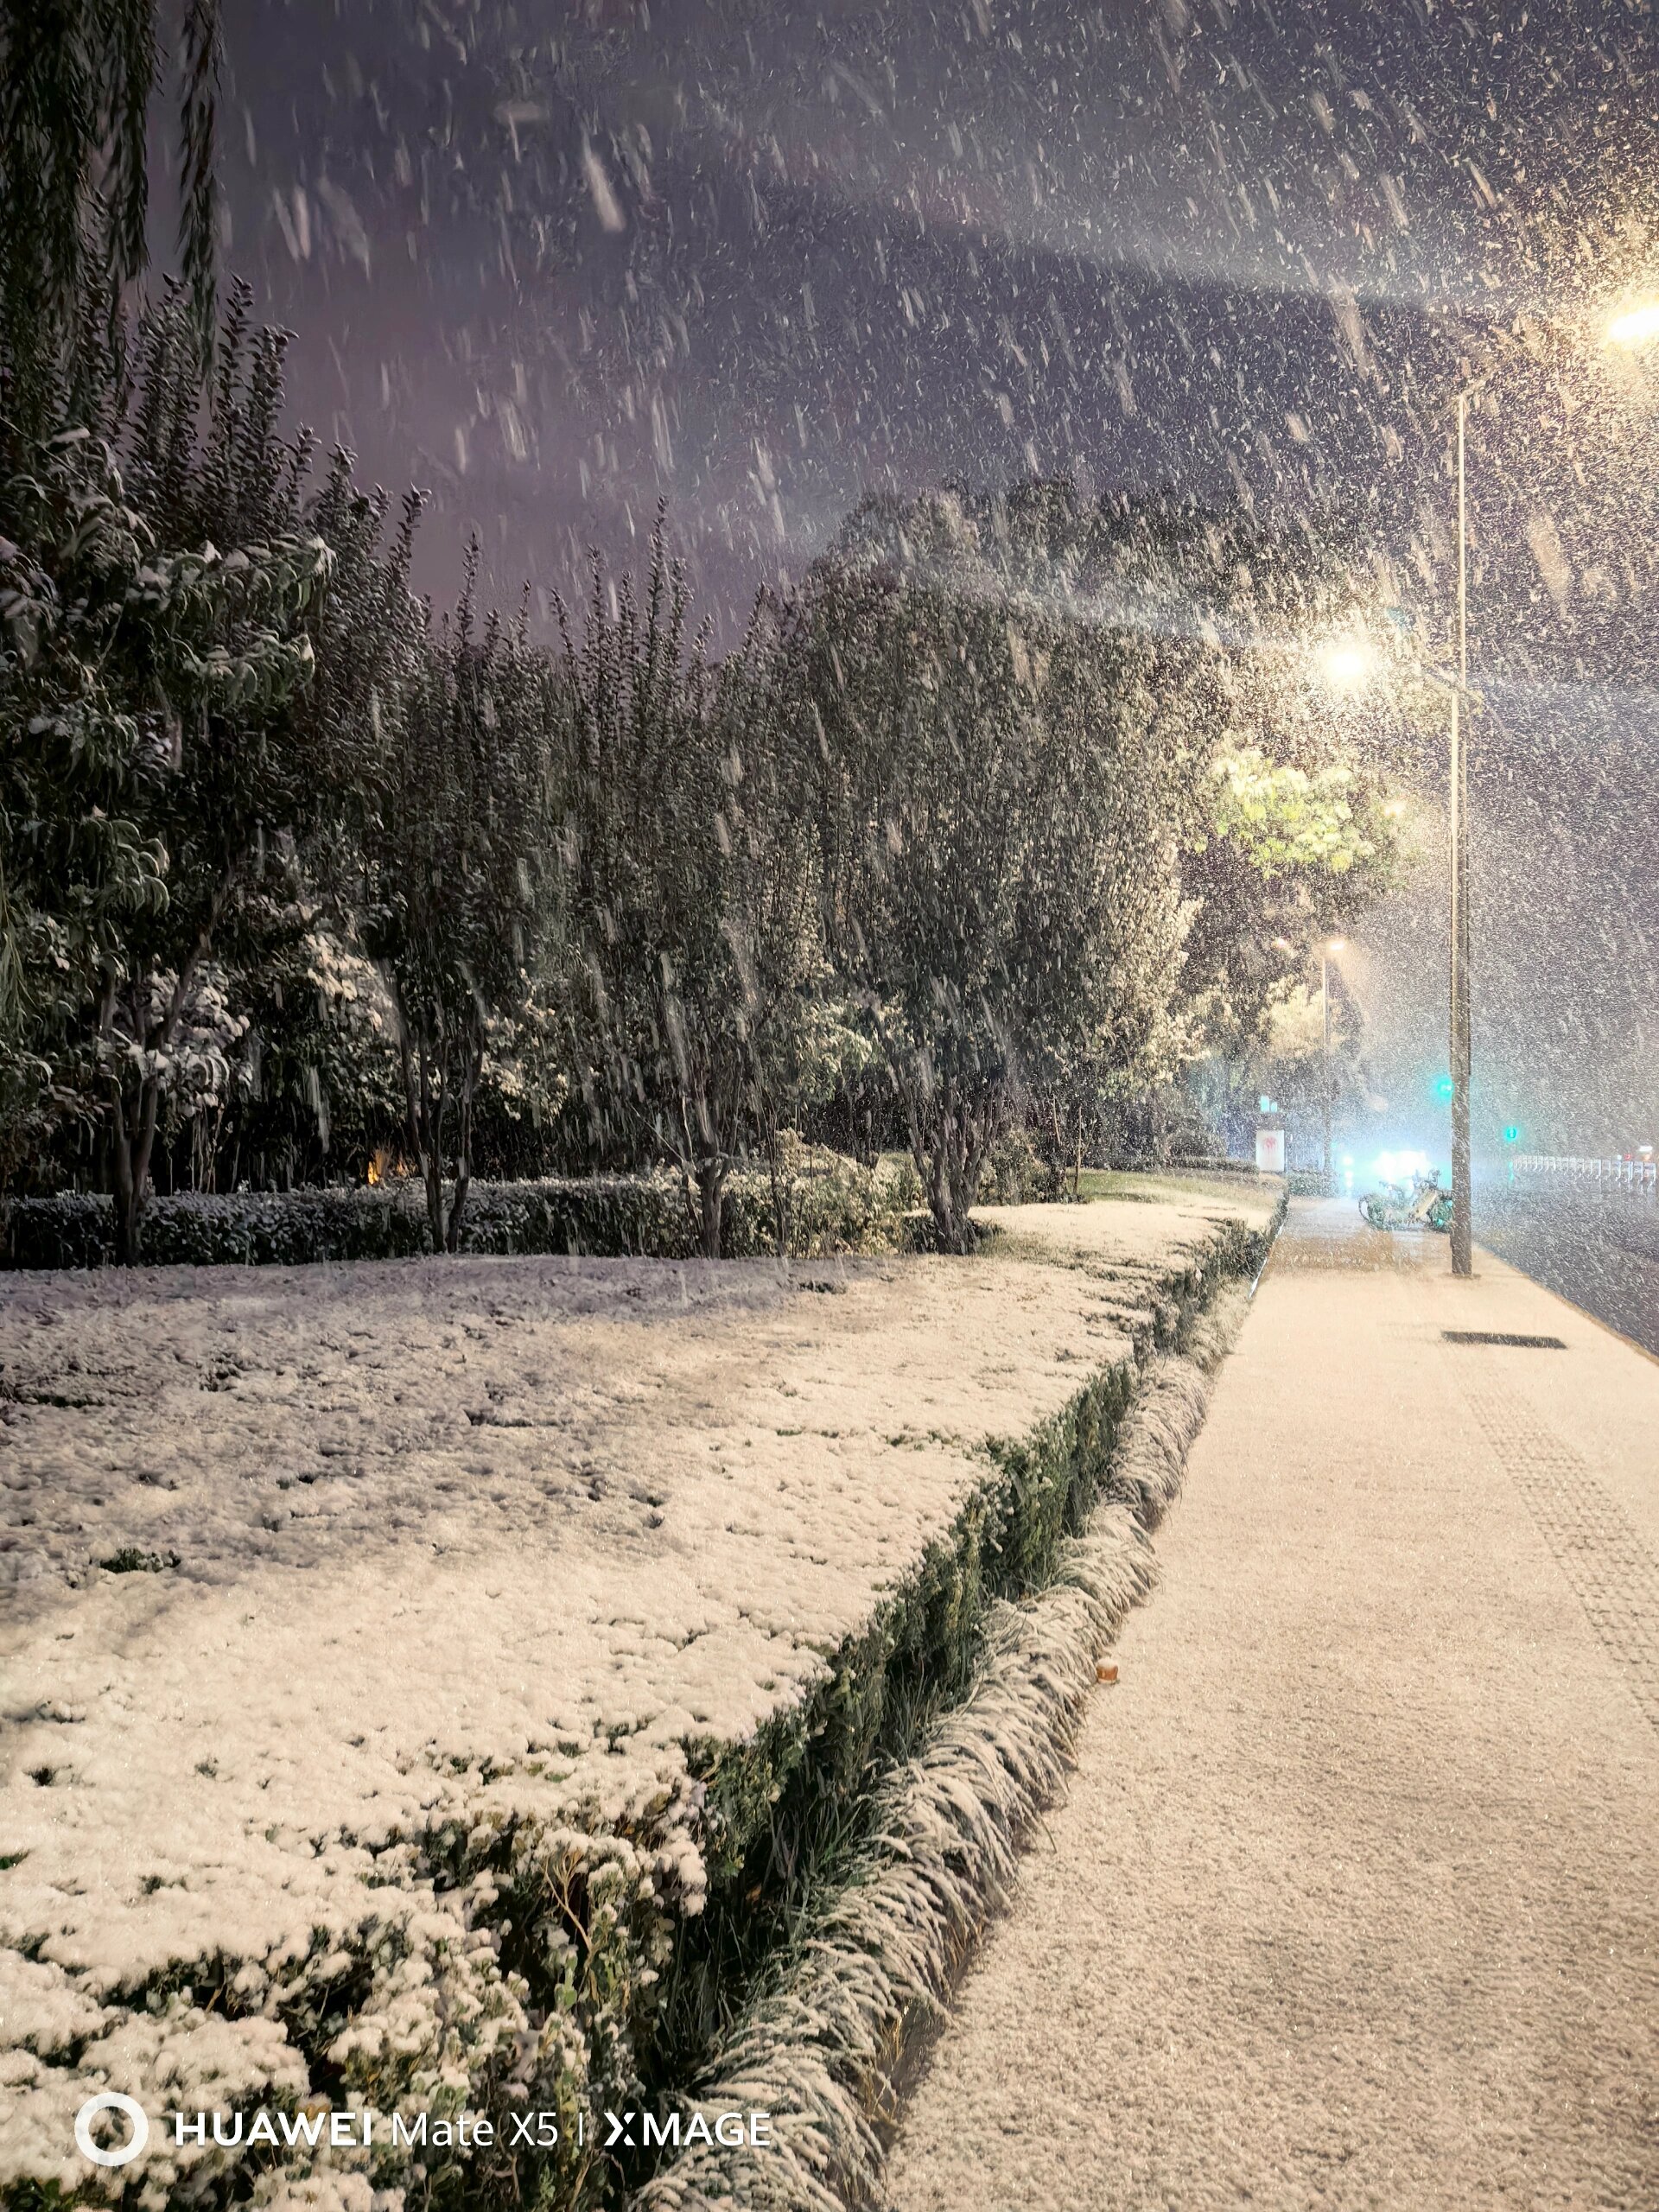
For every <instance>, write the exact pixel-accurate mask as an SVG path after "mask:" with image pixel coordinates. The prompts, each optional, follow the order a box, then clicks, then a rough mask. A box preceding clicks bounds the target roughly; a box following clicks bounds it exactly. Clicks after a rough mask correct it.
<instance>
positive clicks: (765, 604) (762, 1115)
mask: <svg viewBox="0 0 1659 2212" xmlns="http://www.w3.org/2000/svg"><path fill="white" fill-rule="evenodd" d="M562 620H563V615H562ZM564 639H565V645H564V664H563V694H564V706H565V709H566V712H567V713H568V715H569V737H568V741H567V746H566V754H567V772H568V775H569V811H568V814H567V817H566V821H565V827H564V830H563V836H562V839H561V842H560V852H561V858H562V861H563V892H562V899H563V910H564V913H565V917H566V928H567V931H568V945H569V964H568V969H567V974H568V978H569V1006H570V1010H571V1023H572V1031H573V1036H574V1039H575V1051H576V1057H577V1059H578V1062H579V1065H581V1066H582V1070H583V1077H582V1081H583V1088H584V1092H585V1095H586V1097H587V1101H588V1108H589V1112H590V1115H591V1116H592V1118H593V1122H594V1126H595V1129H596V1132H597V1133H598V1135H599V1136H600V1138H601V1141H605V1142H609V1143H611V1144H613V1145H615V1144H617V1143H619V1142H620V1144H621V1145H622V1146H623V1147H625V1148H626V1150H627V1151H629V1152H630V1153H632V1154H633V1156H636V1157H637V1156H639V1154H646V1155H649V1154H657V1155H658V1156H662V1155H666V1156H667V1157H668V1158H669V1159H671V1160H673V1161H674V1162H675V1163H676V1164H677V1166H678V1167H679V1169H680V1172H681V1173H682V1175H683V1178H684V1180H685V1184H686V1188H687V1192H688V1195H689V1194H690V1192H691V1191H692V1190H693V1189H695V1192H696V1225H697V1233H698V1237H699V1241H700V1243H701V1245H702V1249H703V1251H704V1252H705V1253H706V1254H708V1255H709V1257H711V1258H713V1257H715V1256H717V1255H718V1254H719V1252H720V1249H721V1211H722V1204H723V1197H724V1192H725V1185H726V1180H727V1178H728V1174H729V1173H730V1172H731V1168H732V1166H733V1164H734V1161H735V1160H738V1159H739V1158H740V1157H741V1156H742V1154H743V1153H744V1152H745V1151H746V1150H747V1149H748V1148H749V1147H751V1146H753V1145H755V1144H756V1143H758V1142H765V1141H768V1140H769V1139H770V1137H771V1136H772V1134H774V1133H775V1130H776V1128H777V1126H778V1119H779V1101H780V1098H781V1096H783V1094H784V1091H785V1085H786V1081H787V1072H786V1071H787V1069H788V1066H789V1063H790V1057H791V1048H792V1045H793V1042H794V1040H795V1039H796V1037H797V1034H798V1027H799V1024H800V1022H801V1020H802V1016H803V1013H804V1003H805V998H806V994H807V991H808V988H809V986H810V983H811V982H813V981H814V980H815V978H816V976H817V974H818V972H819V970H820V969H821V968H822V964H823V963H822V956H821V952H820V950H819V942H818V936H817V887H816V878H815V875H814V872H813V871H814V860H815V854H814V849H813V837H812V827H811V823H810V817H809V816H808V814H807V812H806V810H805V809H804V807H803V805H802V804H801V798H802V789H803V785H802V759H801V747H802V743H803V734H804V719H803V715H802V713H801V711H800V702H799V690H798V678H799V670H800V660H799V654H798V640H797V637H796V633H795V631H794V628H793V626H792V624H791V620H789V619H788V618H787V617H785V615H784V614H783V613H780V611H779V608H778V607H776V606H774V605H773V604H772V601H770V600H769V599H766V598H765V597H763V598H762V599H761V601H760V602H759V604H758V605H757V607H756V609H755V612H754V616H753V620H752V621H751V623H750V626H749V629H748V632H747V635H746V637H745V638H744V639H743V642H742V645H741V647H740V648H739V649H738V650H737V651H736V652H734V653H733V654H732V655H731V656H730V657H729V658H728V659H727V660H726V661H725V662H724V663H723V664H721V666H720V667H719V668H718V669H717V670H714V669H710V668H709V665H708V664H707V663H706V661H705V659H704V657H703V651H702V639H694V640H692V641H691V642H690V645H688V642H687V639H686V634H685V590H684V580H683V575H682V573H681V571H680V570H679V569H677V567H676V566H675V565H673V564H672V563H670V562H669V561H668V559H667V556H666V555H665V552H664V544H663V536H662V529H661V525H660V523H659V524H658V531H657V533H656V535H655V537H654V538H653V541H652V565H651V572H650V576H649V579H648V582H647V585H646V591H645V604H644V606H643V607H640V606H639V604H638V603H637V601H636V600H635V596H634V593H633V590H632V584H631V582H629V581H628V580H626V579H625V580H624V581H623V582H622V583H621V584H620V585H619V587H618V588H617V591H616V594H615V600H614V603H612V601H610V599H609V598H608V596H607V591H606V588H605V583H604V580H603V578H602V576H601V574H600V573H599V571H598V570H597V569H595V572H594V591H593V597H592V600H591V601H590V603H589V606H588V611H587V620H586V625H585V628H584V631H583V634H582V639H581V642H580V644H578V643H577V641H576V639H575V636H574V635H573V633H572V632H571V630H570V627H569V623H568V621H567V622H566V623H565V630H564Z"/></svg>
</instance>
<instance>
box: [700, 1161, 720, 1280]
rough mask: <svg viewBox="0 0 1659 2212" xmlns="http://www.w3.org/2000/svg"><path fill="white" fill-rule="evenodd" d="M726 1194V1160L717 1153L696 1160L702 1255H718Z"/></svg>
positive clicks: (705, 1257)
mask: <svg viewBox="0 0 1659 2212" xmlns="http://www.w3.org/2000/svg"><path fill="white" fill-rule="evenodd" d="M725 1194H726V1162H725V1161H724V1160H722V1159H721V1158H719V1157H718V1156H717V1155H716V1156H714V1157H709V1156H708V1155H706V1154H705V1156H704V1157H703V1158H702V1159H701V1160H698V1162H697V1200H698V1207H699V1211H700V1216H701V1227H702V1256H703V1258H704V1259H705V1260H717V1259H718V1258H719V1257H720V1217H721V1200H722V1199H723V1198H724V1197H725Z"/></svg>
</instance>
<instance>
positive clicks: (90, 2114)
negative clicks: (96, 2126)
mask: <svg viewBox="0 0 1659 2212" xmlns="http://www.w3.org/2000/svg"><path fill="white" fill-rule="evenodd" d="M101 2112H118V2113H123V2114H124V2116H125V2117H126V2118H127V2119H128V2120H130V2121H131V2123H132V2137H131V2140H130V2142H127V2143H124V2144H123V2145H121V2146H120V2148H119V2149H118V2150H115V2151H105V2150H100V2149H99V2145H97V2144H96V2143H94V2142H93V2140H92V2122H93V2121H94V2120H96V2119H97V2118H98V2115H99V2113H101ZM148 2142H149V2120H148V2119H147V2118H146V2117H145V2114H144V2108H143V2106H142V2105H141V2104H140V2103H139V2101H138V2100H137V2097H124V2096H123V2095H122V2094H121V2092H120V2091H119V2090H118V2089H105V2091H104V2093H103V2094H102V2095H101V2096H96V2097H88V2098H87V2100H86V2103H85V2104H84V2105H82V2107H81V2108H80V2110H79V2112H78V2113H76V2114H75V2148H76V2149H77V2150H78V2151H79V2152H80V2155H81V2157H82V2158H90V2159H91V2160H92V2164H94V2165H95V2166H125V2165H130V2164H131V2162H132V2161H133V2159H135V2158H137V2156H138V2153H139V2152H141V2151H142V2150H143V2147H144V2145H145V2144H146V2143H148Z"/></svg>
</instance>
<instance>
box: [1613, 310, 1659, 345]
mask: <svg viewBox="0 0 1659 2212" xmlns="http://www.w3.org/2000/svg"><path fill="white" fill-rule="evenodd" d="M1655 340H1659V300H1643V301H1640V302H1637V305H1636V306H1635V307H1631V308H1625V309H1624V313H1623V314H1622V315H1615V316H1614V317H1613V319H1612V321H1611V322H1610V323H1609V324H1608V326H1607V342H1608V344H1609V345H1610V346H1624V347H1625V348H1626V349H1627V350H1628V351H1630V352H1632V353H1635V352H1637V351H1639V350H1640V349H1641V348H1642V347H1643V346H1651V345H1652V344H1653V343H1654V341H1655Z"/></svg>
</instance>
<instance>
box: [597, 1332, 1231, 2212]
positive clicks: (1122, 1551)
mask: <svg viewBox="0 0 1659 2212" xmlns="http://www.w3.org/2000/svg"><path fill="white" fill-rule="evenodd" d="M1242 1313H1243V1299H1242V1297H1241V1296H1240V1295H1239V1294H1238V1293H1237V1292H1236V1291H1234V1290H1228V1291H1224V1293H1223V1294H1222V1295H1221V1297H1220V1298H1219V1299H1218V1300H1217V1301H1216V1303H1215V1305H1214V1306H1212V1307H1211V1309H1210V1311H1209V1312H1208V1313H1205V1314H1204V1315H1202V1316H1200V1317H1198V1319H1197V1321H1196V1324H1195V1325H1194V1326H1193V1327H1192V1330H1191V1331H1190V1333H1189V1342H1188V1347H1187V1351H1186V1352H1185V1355H1182V1356H1175V1357H1171V1356H1166V1355H1159V1356H1157V1357H1154V1359H1153V1360H1152V1361H1151V1362H1150V1363H1149V1364H1148V1368H1147V1375H1146V1378H1145V1383H1144V1387H1143V1389H1142V1390H1141V1392H1140V1394H1139V1395H1137V1397H1136V1400H1135V1405H1134V1407H1133V1408H1132V1410H1131V1412H1130V1414H1129V1416H1128V1420H1127V1421H1125V1423H1124V1426H1123V1429H1122V1433H1121V1437H1120V1440H1119V1446H1118V1449H1117V1450H1116V1452H1115V1453H1114V1455H1113V1459H1112V1465H1111V1469H1110V1471H1109V1476H1108V1480H1107V1496H1106V1497H1105V1499H1104V1500H1103V1503H1101V1504H1100V1505H1099V1507H1098V1508H1097V1509H1096V1511H1095V1512H1094V1514H1093V1516H1092V1517H1091V1518H1090V1522H1089V1525H1088V1528H1087V1529H1086V1531H1085V1533H1084V1534H1083V1535H1080V1536H1077V1537H1074V1538H1071V1539H1068V1540H1067V1541H1065V1544H1064V1545H1063V1547H1062V1548H1061V1550H1060V1553H1059V1556H1058V1561H1057V1564H1056V1571H1055V1574H1054V1579H1053V1580H1052V1583H1051V1584H1050V1585H1049V1586H1048V1587H1047V1588H1046V1590H1044V1591H1043V1592H1041V1593H1040V1594H1039V1596H1037V1597H1036V1598H1034V1599H1032V1600H1030V1601H1028V1602H1027V1603H1026V1604H1024V1605H1016V1604H1011V1603H1008V1602H1007V1601H1000V1602H999V1603H998V1604H996V1605H995V1606H994V1607H993V1608H992V1609H991V1611H990V1613H989V1616H988V1621H987V1627H986V1636H985V1645H984V1655H983V1658H982V1664H981V1666H980V1668H979V1670H978V1673H977V1675H976V1680H975V1682H974V1684H973V1687H972V1689H971V1690H970V1692H969V1695H968V1697H967V1698H966V1699H965V1700H964V1701H963V1704H962V1705H961V1706H960V1707H957V1709H956V1710H955V1711H953V1712H951V1713H949V1714H948V1715H946V1716H945V1718H944V1719H943V1720H942V1721H941V1722H940V1723H939V1724H938V1727H937V1728H936V1730H935V1731H934V1732H933V1733H932V1735H931V1738H930V1740H929V1741H928V1743H927V1745H926V1746H925V1749H924V1750H922V1751H921V1752H920V1753H919V1754H918V1756H917V1757H916V1758H913V1759H912V1760H910V1761H908V1762H906V1764H904V1765H903V1766H902V1767H899V1768H898V1769H896V1770H894V1771H893V1772H892V1773H891V1774H889V1775H888V1776H887V1778H886V1779H885V1780H884V1781H883V1782H882V1783H881V1784H880V1787H879V1789H878V1790H877V1792H876V1795H875V1802H874V1807H873V1819H872V1826H871V1834H870V1836H869V1840H868V1843H867V1845H866V1847H865V1849H864V1851H863V1852H862V1853H861V1854H860V1857H859V1859H858V1861H857V1862H856V1864H855V1866H853V1868H852V1869H851V1870H850V1872H849V1877H848V1878H847V1880H846V1882H845V1885H844V1886H843V1887H842V1889H841V1890H840V1891H838V1893H837V1894H836V1896H835V1897H833V1898H832V1899H831V1900H829V1902H828V1903H827V1904H825V1906H824V1908H823V1910H822V1912H821V1913H820V1915H819V1916H817V1920H816V1922H815V1923H814V1925H813V1926H812V1928H811V1929H810V1933H809V1934H808V1935H807V1936H806V1937H805V1939H804V1941H803V1942H801V1943H800V1944H799V1945H798V1947H797V1948H796V1949H795V1950H794V1951H793V1953H792V1954H791V1956H790V1957H789V1958H788V1960H787V1961H785V1962H784V1963H783V1965H782V1967H780V1969H779V1971H777V1972H776V1973H775V1974H774V1975H773V1976H772V1980H771V1982H770V1985H769V1986H768V1987H767V1988H766V1992H765V1993H764V1995H762V1997H761V1998H760V2000H759V2002H758V2003H757V2004H756V2005H755V2006H754V2008H753V2011H752V2012H751V2013H750V2014H749V2016H748V2017H747V2019H746V2020H745V2021H744V2022H743V2023H742V2024H741V2026H740V2027H739V2029H738V2030H737V2031H736V2032H735V2033H734V2034H733V2035H732V2036H731V2037H730V2038H729V2039H728V2042H727V2043H726V2044H725V2046H724V2048H723V2049H722V2050H721V2053H720V2056H719V2061H718V2063H717V2066H716V2067H715V2069H714V2071H713V2075H712V2077H711V2079H710V2080H709V2082H706V2083H705V2084H704V2086H703V2088H702V2096H701V2099H700V2103H699V2109H702V2110H704V2111H705V2112H706V2113H709V2114H710V2115H712V2114H713V2113H715V2112H718V2111H721V2110H725V2111H730V2110H734V2109H740V2110H747V2111H761V2112H767V2113H771V2114H772V2120H773V2131H774V2133H775V2136H776V2143H775V2145H774V2146H773V2147H772V2148H769V2149H766V2150H759V2151H757V2150H755V2149H753V2148H747V2147H736V2148H732V2147H727V2146H723V2145H719V2144H712V2143H711V2144H709V2145H706V2146H705V2145H702V2144H699V2145H697V2146H696V2148H694V2149H692V2150H690V2151H688V2152H685V2153H684V2154H683V2156H681V2157H680V2158H678V2159H677V2160H676V2161H675V2162H674V2163H673V2164H671V2165H670V2166H668V2167H667V2168H665V2169H664V2171H662V2172H661V2173H659V2174H658V2176H657V2177H655V2178H654V2179H653V2180H652V2182H650V2183H648V2184H647V2185H646V2186H645V2189H644V2190H641V2191H640V2192H639V2195H638V2196H636V2197H635V2199H634V2203H633V2212H717V2208H719V2209H720V2212H844V2208H845V2207H847V2206H848V2205H864V2204H868V2203H872V2202H875V2201H876V2197H877V2185H878V2181H879V2177H880V2167H881V2163H882V2158H883V2148H884V2146H883V2132H884V2126H885V2124H886V2123H887V2121H888V2120H890V2119H891V2118H892V2117H893V2084H894V2082H895V2079H896V2077H897V2076H898V2075H899V2073H900V2071H901V2069H902V2064H903V2061H904V2057H905V2054H906V2050H907V2047H908V2046H909V2044H911V2042H912V2037H913V2036H914V2033H915V2031H916V2030H917V2029H918V2026H919V2025H922V2024H925V2022H926V2021H927V2019H928V2018H930V2017H931V2016H933V2015H935V2014H937V2012H938V2007H939V2006H940V2005H941V2003H942V2001H943V1999H944V1995H945V1993H946V1992H947V1990H948V1988H949V1986H950V1981H951V1979H952V1977H953V1975H954V1974H955V1973H956V1971H957V1968H958V1967H959V1966H960V1964H961V1962H962V1961H963V1957H964V1955H966V1953H967V1951H968V1949H969V1946H970V1945H971V1944H972V1942H974V1940H975V1938H976V1936H977V1935H978V1934H979V1932H980V1930H981V1929H982V1928H983V1926H984V1925H985V1923H986V1922H987V1920H988V1918H989V1917H990V1916H991V1915H992V1914H993V1913H994V1912H995V1911H996V1910H998V1908H999V1907H1000V1906H1001V1904H1003V1903H1004V1902H1005V1901H1006V1898H1007V1892H1008V1888H1009V1885H1010V1882H1011V1880H1012V1878H1013V1875H1014V1867H1015V1862H1016V1858H1017V1854H1018V1852H1019V1849H1020V1840H1021V1838H1022V1836H1023V1834H1024V1833H1025V1831H1026V1830H1027V1828H1028V1827H1030V1825H1031V1823H1032V1822H1033V1820H1034V1819H1035V1818H1036V1817H1037V1815H1039V1813H1040V1811H1041V1809H1042V1808H1043V1807H1044V1805H1045V1804H1046V1803H1048V1802H1051V1801H1052V1798H1053V1796H1054V1795H1055V1793H1056V1791H1057V1790H1058V1788H1059V1785H1060V1782H1061V1778H1062V1777H1063V1774H1064V1772H1065V1765H1066V1762H1067V1760H1068V1758H1069V1756H1070V1753H1071V1747H1072V1745H1073V1743H1074V1741H1075V1738H1076V1734H1077V1727H1078V1725H1079V1723H1080V1721H1081V1719H1082V1714H1083V1709H1084V1701H1085V1700H1086V1698H1087V1696H1088V1694H1089V1691H1090V1688H1092V1687H1093V1685H1094V1682H1095V1680H1096V1673H1095V1669H1096V1659H1097V1656H1098V1654H1099V1652H1100V1650H1101V1649H1102V1648H1103V1645H1104V1644H1105V1643H1106V1642H1107V1641H1108V1640H1109V1638H1110V1637H1111V1636H1112V1634H1113V1633H1114V1632H1115V1630H1116V1628H1117V1626H1118V1624H1119V1623H1120V1622H1121V1621H1122V1618H1123V1616H1124V1614H1125V1613H1126V1612H1127V1611H1128V1609H1129V1607H1130V1606H1131V1605H1135V1604H1136V1603H1137V1602H1139V1600H1141V1599H1143V1598H1145V1597H1146V1596H1147V1593H1148V1592H1149V1591H1150V1590H1151V1588H1152V1586H1153V1583H1154V1579H1155V1574H1156V1568H1155V1565H1154V1558H1153V1552H1152V1546H1151V1543H1150V1541H1149V1539H1148V1537H1147V1535H1146V1533H1145V1528H1144V1526H1143V1525H1142V1524H1143V1523H1147V1522H1154V1521H1155V1520H1156V1519H1157V1518H1158V1517H1159V1516H1160V1515H1161V1514H1162V1512H1163V1511H1164V1510H1165V1509H1166V1507H1167V1506H1168V1504H1169V1503H1171V1501H1172V1500H1173V1497H1174V1496H1175V1494H1176V1491H1177V1490H1178V1489H1179V1483H1180V1477H1181V1471H1182V1468H1183V1465H1184V1464H1185V1458H1186V1453H1187V1451H1188V1449H1189V1447H1190V1446H1191V1444H1192V1439H1193V1438H1194V1437H1195V1436H1196V1434H1197V1433H1198V1428H1199V1427H1200V1426H1201V1425H1202V1422H1203V1419H1204V1414H1205V1407H1206V1404H1207V1401H1208V1393H1207V1389H1206V1387H1205V1376H1206V1372H1207V1370H1209V1369H1210V1368H1211V1367H1213V1365H1214V1364H1215V1363H1217V1361H1218V1360H1219V1358H1220V1357H1222V1356H1223V1355H1224V1351H1225V1350H1226V1349H1227V1346H1228V1344H1230V1341H1231V1339H1232V1337H1233V1335H1234V1334H1235V1333H1236V1329H1237V1325H1238V1322H1239V1319H1240V1318H1241V1317H1242Z"/></svg>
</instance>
